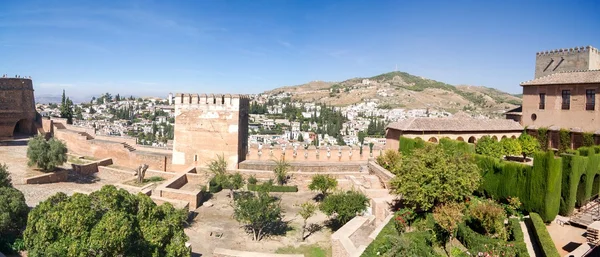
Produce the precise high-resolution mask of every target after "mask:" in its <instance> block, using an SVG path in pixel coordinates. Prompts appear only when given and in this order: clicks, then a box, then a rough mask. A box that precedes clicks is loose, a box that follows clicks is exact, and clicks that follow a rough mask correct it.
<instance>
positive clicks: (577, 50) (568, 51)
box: [535, 46, 598, 56]
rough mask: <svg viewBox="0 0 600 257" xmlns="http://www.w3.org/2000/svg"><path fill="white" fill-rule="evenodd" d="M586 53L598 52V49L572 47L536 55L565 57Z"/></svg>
mask: <svg viewBox="0 0 600 257" xmlns="http://www.w3.org/2000/svg"><path fill="white" fill-rule="evenodd" d="M585 52H598V49H596V48H594V47H592V46H586V47H584V46H581V47H572V48H568V49H567V48H564V49H563V48H560V49H553V50H546V51H541V52H537V53H535V55H536V56H544V55H564V54H575V53H585Z"/></svg>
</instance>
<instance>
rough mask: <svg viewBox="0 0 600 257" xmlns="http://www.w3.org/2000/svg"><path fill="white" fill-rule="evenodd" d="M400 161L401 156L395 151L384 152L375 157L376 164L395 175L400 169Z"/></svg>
mask: <svg viewBox="0 0 600 257" xmlns="http://www.w3.org/2000/svg"><path fill="white" fill-rule="evenodd" d="M401 161H402V155H400V152H398V151H395V150H386V151H385V152H384V153H383V155H380V156H377V164H379V165H381V167H384V168H385V169H386V170H389V171H391V172H392V173H396V172H397V171H398V170H399V169H400V162H401Z"/></svg>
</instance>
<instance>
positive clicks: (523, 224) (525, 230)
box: [519, 221, 536, 256]
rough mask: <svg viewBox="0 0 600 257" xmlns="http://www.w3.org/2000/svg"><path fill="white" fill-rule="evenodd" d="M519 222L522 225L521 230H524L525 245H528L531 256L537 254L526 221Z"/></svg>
mask: <svg viewBox="0 0 600 257" xmlns="http://www.w3.org/2000/svg"><path fill="white" fill-rule="evenodd" d="M519 224H520V225H521V230H523V237H524V239H525V245H526V246H527V252H528V253H529V256H536V255H535V250H534V249H533V243H531V236H530V235H529V230H528V229H527V226H526V225H525V222H523V221H521V222H519Z"/></svg>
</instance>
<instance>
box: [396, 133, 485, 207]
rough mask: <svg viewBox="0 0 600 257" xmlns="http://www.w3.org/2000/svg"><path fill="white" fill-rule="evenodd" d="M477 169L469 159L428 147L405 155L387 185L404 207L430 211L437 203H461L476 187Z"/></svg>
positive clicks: (478, 175) (433, 146)
mask: <svg viewBox="0 0 600 257" xmlns="http://www.w3.org/2000/svg"><path fill="white" fill-rule="evenodd" d="M480 180H481V177H480V174H479V168H478V167H477V165H476V164H475V163H474V162H473V158H472V157H471V156H470V155H457V154H451V153H448V152H446V151H444V150H443V149H442V148H441V147H439V146H438V145H431V144H428V145H426V146H425V148H420V149H415V150H414V151H413V152H412V155H408V156H407V155H404V158H403V160H402V164H401V166H400V171H399V172H398V173H397V174H396V177H395V178H394V179H392V181H391V182H390V183H391V185H392V188H393V191H394V193H396V194H398V195H402V197H403V200H405V201H406V203H407V204H409V205H412V206H414V207H417V208H420V209H421V210H429V209H431V208H432V207H433V206H435V205H437V204H438V203H443V202H450V201H461V200H463V199H465V197H467V196H469V195H471V194H472V193H473V191H474V190H475V189H477V188H478V187H479V183H480Z"/></svg>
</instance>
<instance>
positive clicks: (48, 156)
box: [27, 135, 67, 171]
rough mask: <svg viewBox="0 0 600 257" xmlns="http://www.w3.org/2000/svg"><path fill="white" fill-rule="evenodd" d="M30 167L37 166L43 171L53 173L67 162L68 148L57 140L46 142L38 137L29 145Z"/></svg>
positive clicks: (28, 157) (30, 141)
mask: <svg viewBox="0 0 600 257" xmlns="http://www.w3.org/2000/svg"><path fill="white" fill-rule="evenodd" d="M27 159H28V160H29V161H28V162H27V165H28V166H37V167H38V168H40V169H42V170H43V171H53V170H54V169H56V167H58V166H60V165H62V164H63V163H65V162H66V161H67V147H66V146H65V144H64V143H63V142H62V141H60V140H57V139H54V138H51V139H50V140H46V139H45V138H44V137H42V136H40V135H37V136H35V137H34V138H32V139H31V140H29V142H28V143H27Z"/></svg>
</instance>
